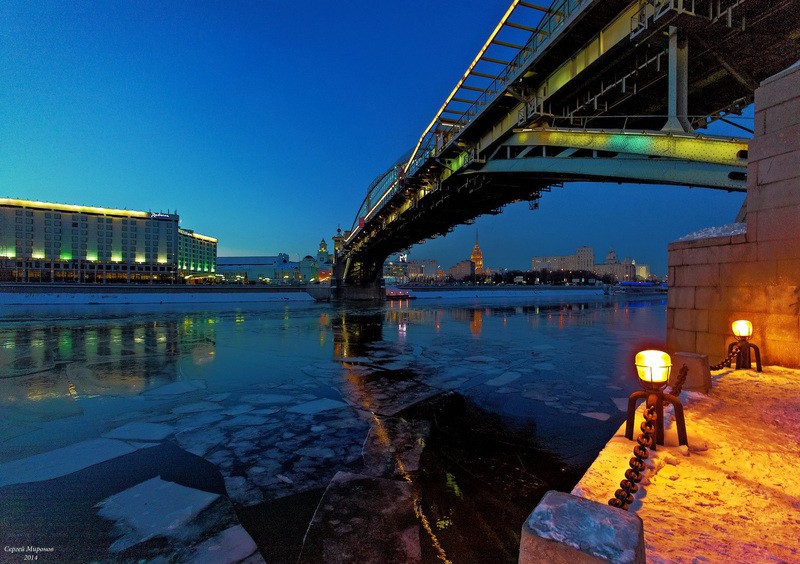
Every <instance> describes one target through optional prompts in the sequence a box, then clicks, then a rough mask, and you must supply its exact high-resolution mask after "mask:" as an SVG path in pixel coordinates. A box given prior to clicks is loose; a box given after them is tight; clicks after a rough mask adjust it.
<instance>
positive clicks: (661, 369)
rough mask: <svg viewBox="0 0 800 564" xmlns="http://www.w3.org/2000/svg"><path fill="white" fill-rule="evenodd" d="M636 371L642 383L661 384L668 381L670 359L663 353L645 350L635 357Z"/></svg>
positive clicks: (670, 365) (670, 366)
mask: <svg viewBox="0 0 800 564" xmlns="http://www.w3.org/2000/svg"><path fill="white" fill-rule="evenodd" d="M635 363H636V371H637V372H638V373H639V379H640V380H642V381H643V382H652V383H655V384H663V383H664V382H666V381H667V379H669V372H670V369H671V368H672V359H670V357H669V355H668V354H667V353H665V352H663V351H655V350H647V351H641V352H640V353H638V354H637V355H636V361H635Z"/></svg>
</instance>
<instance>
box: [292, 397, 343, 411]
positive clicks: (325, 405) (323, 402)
mask: <svg viewBox="0 0 800 564" xmlns="http://www.w3.org/2000/svg"><path fill="white" fill-rule="evenodd" d="M346 406H347V404H345V403H342V402H340V401H336V400H332V399H328V398H320V399H316V400H313V401H309V402H306V403H301V404H300V405H295V406H292V407H290V408H289V409H287V411H289V412H291V413H304V414H307V415H312V414H314V413H319V412H321V411H327V410H329V409H338V408H342V407H346Z"/></svg>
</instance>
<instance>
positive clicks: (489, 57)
mask: <svg viewBox="0 0 800 564" xmlns="http://www.w3.org/2000/svg"><path fill="white" fill-rule="evenodd" d="M548 3H549V5H548V6H539V5H537V4H532V3H530V2H524V1H521V0H513V1H512V3H511V6H510V8H509V9H508V11H507V12H506V14H505V15H504V16H503V18H502V19H501V21H500V23H499V24H498V25H497V26H496V27H495V29H494V31H493V32H492V34H491V35H490V37H489V39H488V40H487V42H486V43H485V45H484V46H483V47H482V48H481V50H480V51H479V52H478V54H477V56H476V57H475V59H474V60H473V61H472V63H471V64H470V65H469V67H468V69H467V71H466V72H465V73H464V75H463V76H462V77H461V79H460V80H459V81H458V82H457V84H456V86H455V88H454V89H453V91H452V92H451V93H450V95H449V96H448V97H447V99H446V100H445V102H444V104H443V105H442V106H441V108H440V109H439V111H438V112H437V113H436V115H435V116H434V119H433V120H432V121H431V123H430V124H429V125H428V127H427V128H426V129H425V130H424V131H423V133H422V135H421V136H420V138H419V141H418V142H417V144H416V146H415V147H413V148H412V149H411V151H409V152H408V153H407V154H406V155H403V156H402V157H401V158H400V159H398V160H397V161H396V162H395V163H394V164H393V165H392V166H391V167H390V168H389V169H388V170H387V171H386V172H385V173H384V174H382V175H380V176H379V177H378V178H376V179H375V181H374V182H373V183H372V184H371V185H370V187H369V189H368V193H367V196H366V198H365V199H364V201H363V202H362V205H361V207H360V209H359V211H358V213H357V214H356V219H355V221H354V223H353V227H352V228H351V229H350V230H349V231H347V232H346V233H345V235H344V237H343V244H342V246H341V252H340V253H339V254H338V256H337V264H336V267H335V273H334V275H335V277H336V278H337V279H338V280H340V281H344V280H345V279H347V280H349V281H353V282H355V283H371V282H372V278H373V277H374V276H379V274H380V270H379V269H380V265H381V264H382V262H383V260H385V258H386V257H387V256H389V255H390V254H391V253H392V252H396V251H398V250H401V249H404V248H407V247H409V246H411V245H413V244H416V243H419V242H422V241H424V240H425V239H427V238H430V237H435V236H440V235H446V234H447V233H448V232H449V231H450V230H452V228H453V226H455V225H458V224H463V223H468V222H470V221H472V220H473V219H474V218H475V217H477V216H478V215H481V214H484V213H498V212H499V209H500V208H502V206H504V205H505V204H508V203H511V202H514V201H519V200H528V201H529V202H530V205H531V207H532V208H535V207H536V206H537V202H538V198H539V197H540V195H541V193H542V192H545V191H547V190H549V189H550V187H552V186H557V185H559V184H560V183H562V182H565V181H583V180H589V181H613V182H631V183H654V184H673V185H684V186H702V187H707V188H715V189H722V190H727V191H732V192H743V191H745V190H746V183H747V170H746V165H747V140H745V139H737V138H718V137H711V136H704V135H699V134H697V133H696V130H697V129H699V128H703V127H706V126H708V125H709V124H710V123H711V122H713V121H717V120H722V121H725V122H727V123H729V124H730V125H735V126H736V127H739V128H740V129H742V130H744V131H745V132H747V133H750V134H752V130H751V129H750V128H747V127H745V126H743V125H741V124H739V123H738V122H737V121H735V120H732V119H731V118H732V117H733V116H736V115H740V114H741V112H742V110H743V109H744V108H745V107H746V106H747V105H749V104H750V103H752V101H753V93H754V90H755V88H756V87H757V85H758V83H759V82H760V81H761V80H763V79H764V78H766V77H768V76H771V75H772V74H774V73H775V72H778V71H780V70H782V69H783V68H785V67H786V66H788V65H789V64H792V63H793V62H794V61H795V60H796V57H797V52H796V38H797V37H799V36H800V10H797V0H770V1H769V2H766V1H761V0H550V1H549V2H548ZM690 109H691V110H692V113H690V111H689V110H690Z"/></svg>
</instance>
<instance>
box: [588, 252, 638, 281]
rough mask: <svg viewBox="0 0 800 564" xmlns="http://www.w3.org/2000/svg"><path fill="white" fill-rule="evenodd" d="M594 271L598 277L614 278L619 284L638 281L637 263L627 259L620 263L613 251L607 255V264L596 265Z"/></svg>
mask: <svg viewBox="0 0 800 564" xmlns="http://www.w3.org/2000/svg"><path fill="white" fill-rule="evenodd" d="M594 271H595V273H596V274H597V275H598V276H612V277H614V278H616V279H617V282H625V281H630V280H636V261H633V260H631V259H629V258H626V259H624V260H623V261H621V262H620V260H619V259H618V258H617V252H616V251H614V250H613V249H612V250H611V251H609V252H608V254H607V255H606V262H604V263H602V264H596V265H595V268H594Z"/></svg>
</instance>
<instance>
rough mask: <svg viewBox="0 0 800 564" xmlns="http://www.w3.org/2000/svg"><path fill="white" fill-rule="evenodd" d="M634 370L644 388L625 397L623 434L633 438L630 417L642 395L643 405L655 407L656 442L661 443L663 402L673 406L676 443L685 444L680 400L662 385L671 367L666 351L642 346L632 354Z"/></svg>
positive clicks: (664, 384) (684, 427) (632, 417)
mask: <svg viewBox="0 0 800 564" xmlns="http://www.w3.org/2000/svg"><path fill="white" fill-rule="evenodd" d="M635 364H636V372H637V374H638V376H639V383H640V384H641V385H642V387H643V388H644V390H641V391H638V392H633V393H632V394H631V395H630V397H629V398H628V420H627V422H626V424H625V437H626V438H628V439H630V440H633V420H634V418H635V415H636V402H637V401H638V400H640V399H644V400H646V402H647V407H648V408H650V407H655V411H656V440H655V443H654V444H653V446H652V448H653V450H655V449H656V445H657V444H658V445H662V446H663V444H664V402H666V403H669V404H672V406H673V407H674V408H675V423H676V425H677V429H678V443H679V444H681V445H688V444H689V442H688V440H687V438H686V423H685V421H684V418H683V405H681V400H679V399H678V398H677V397H676V396H674V395H672V394H667V393H665V392H664V387H665V386H666V385H667V381H668V380H669V374H670V371H671V369H672V360H671V359H670V357H669V355H668V354H667V353H665V352H662V351H656V350H646V351H641V352H640V353H638V354H637V355H636V360H635Z"/></svg>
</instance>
